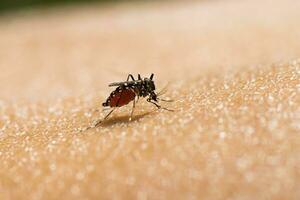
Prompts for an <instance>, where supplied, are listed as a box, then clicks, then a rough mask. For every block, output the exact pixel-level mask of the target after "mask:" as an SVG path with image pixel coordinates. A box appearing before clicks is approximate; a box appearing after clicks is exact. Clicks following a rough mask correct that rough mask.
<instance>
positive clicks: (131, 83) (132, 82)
mask: <svg viewBox="0 0 300 200" xmlns="http://www.w3.org/2000/svg"><path fill="white" fill-rule="evenodd" d="M139 82H140V81H123V82H115V83H111V84H109V85H108V86H109V87H115V86H121V85H134V84H137V83H139Z"/></svg>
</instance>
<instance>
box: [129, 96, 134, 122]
mask: <svg viewBox="0 0 300 200" xmlns="http://www.w3.org/2000/svg"><path fill="white" fill-rule="evenodd" d="M134 108H135V99H134V100H133V104H132V109H131V113H130V117H129V121H131V120H132V116H133V112H134Z"/></svg>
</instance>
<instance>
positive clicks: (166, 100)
mask: <svg viewBox="0 0 300 200" xmlns="http://www.w3.org/2000/svg"><path fill="white" fill-rule="evenodd" d="M157 99H158V100H160V101H165V102H174V100H172V99H161V98H157Z"/></svg>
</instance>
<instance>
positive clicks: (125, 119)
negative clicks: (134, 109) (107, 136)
mask: <svg viewBox="0 0 300 200" xmlns="http://www.w3.org/2000/svg"><path fill="white" fill-rule="evenodd" d="M153 113H154V111H152V112H146V113H142V114H137V115H133V116H132V119H131V121H129V116H120V117H112V118H109V119H106V120H105V121H103V122H102V123H101V124H99V125H98V126H96V128H99V127H101V126H102V127H108V126H112V125H115V124H119V123H128V124H129V123H131V122H134V121H138V120H139V119H141V118H143V117H145V116H147V115H150V114H153Z"/></svg>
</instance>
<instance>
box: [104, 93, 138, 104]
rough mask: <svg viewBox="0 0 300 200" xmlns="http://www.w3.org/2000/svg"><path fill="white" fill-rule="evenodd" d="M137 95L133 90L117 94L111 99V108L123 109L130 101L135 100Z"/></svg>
mask: <svg viewBox="0 0 300 200" xmlns="http://www.w3.org/2000/svg"><path fill="white" fill-rule="evenodd" d="M134 98H135V93H134V91H132V90H131V89H124V90H122V91H119V92H118V93H116V94H115V96H114V97H111V99H110V104H109V106H110V107H121V106H124V105H126V104H128V103H129V102H130V101H132V100H134ZM117 104H118V105H117Z"/></svg>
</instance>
